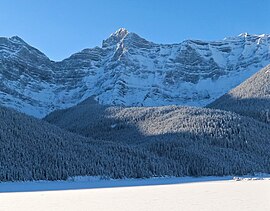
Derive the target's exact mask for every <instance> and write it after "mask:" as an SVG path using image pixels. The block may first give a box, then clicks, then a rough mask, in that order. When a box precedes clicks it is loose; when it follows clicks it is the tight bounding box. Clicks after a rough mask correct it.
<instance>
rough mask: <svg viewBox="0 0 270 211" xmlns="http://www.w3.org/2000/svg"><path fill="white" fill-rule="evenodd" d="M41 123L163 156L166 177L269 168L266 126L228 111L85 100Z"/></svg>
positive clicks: (264, 170)
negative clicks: (178, 174) (177, 174)
mask: <svg viewBox="0 0 270 211" xmlns="http://www.w3.org/2000/svg"><path fill="white" fill-rule="evenodd" d="M45 120H47V121H48V122H50V123H53V124H56V125H57V126H59V127H61V128H64V129H67V130H69V131H71V132H75V133H78V134H81V135H84V136H87V137H94V138H99V139H102V140H107V141H113V142H117V143H119V142H120V143H123V144H125V145H129V146H133V147H136V148H138V149H141V150H143V151H148V152H151V153H154V154H155V155H156V156H158V157H163V158H164V159H166V160H167V162H168V163H171V164H172V165H171V164H170V165H169V166H170V167H169V168H168V169H167V170H168V172H171V173H169V174H168V175H176V174H175V173H174V172H175V171H178V168H179V165H180V166H181V169H182V170H183V171H182V170H181V171H182V174H183V175H197V176H198V175H226V174H246V173H252V172H269V170H270V154H269V150H270V140H269V137H270V127H269V125H267V124H264V123H261V122H258V121H255V120H253V119H251V118H247V117H242V116H240V115H237V114H235V113H231V112H227V111H221V110H213V109H205V108H192V107H177V106H165V107H141V108H139V107H131V108H121V107H107V106H101V105H99V104H97V103H96V102H95V101H94V100H93V99H88V100H86V101H84V102H83V103H81V104H79V105H77V106H76V107H72V108H70V109H65V110H60V111H55V112H53V113H52V114H50V115H49V116H47V117H46V118H45ZM258 131H260V133H258ZM167 167H168V166H167ZM167 167H166V168H167Z"/></svg>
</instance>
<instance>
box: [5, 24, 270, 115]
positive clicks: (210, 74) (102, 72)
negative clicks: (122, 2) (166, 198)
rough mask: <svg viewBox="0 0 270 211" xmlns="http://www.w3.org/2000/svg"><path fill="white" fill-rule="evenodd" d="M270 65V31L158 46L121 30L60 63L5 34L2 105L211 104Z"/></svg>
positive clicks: (37, 111)
mask: <svg viewBox="0 0 270 211" xmlns="http://www.w3.org/2000/svg"><path fill="white" fill-rule="evenodd" d="M269 63H270V35H265V34H263V35H249V34H247V33H245V34H240V35H239V36H237V37H230V38H225V39H224V40H220V41H211V42H205V41H199V40H186V41H183V42H182V43H180V44H168V45H166V44H155V43H153V42H149V41H147V40H145V39H143V38H141V37H140V36H138V35H137V34H135V33H131V32H128V31H127V30H126V29H122V28H121V29H119V30H118V31H116V32H115V33H113V34H112V35H111V36H110V37H109V38H108V39H106V40H104V41H103V43H102V46H101V47H95V48H91V49H84V50H82V51H81V52H79V53H75V54H73V55H71V56H70V57H69V58H67V59H65V60H63V61H61V62H54V61H51V60H50V59H49V58H48V57H46V56H45V55H44V54H43V53H41V52H40V51H38V50H37V49H35V48H33V47H31V46H30V45H28V44H27V43H25V42H24V41H23V40H22V39H20V38H19V37H11V38H0V79H1V80H0V104H1V105H4V106H7V107H12V108H15V109H17V110H19V111H22V112H25V113H27V114H30V115H33V116H37V117H43V116H44V115H46V114H48V113H49V112H50V111H53V110H55V109H58V108H66V107H70V106H73V105H75V104H77V103H79V102H81V101H83V100H84V99H86V98H88V97H90V96H96V99H97V100H98V101H99V102H100V103H101V104H110V105H127V106H160V105H170V104H178V105H197V106H204V105H206V104H208V103H210V102H212V101H214V100H215V99H217V98H218V97H220V96H221V95H223V94H225V93H226V92H228V91H229V90H230V89H232V88H234V87H235V86H237V85H239V84H240V83H241V82H243V81H244V80H246V79H247V78H248V77H250V76H251V75H252V74H254V73H255V72H257V71H258V70H259V69H261V68H262V67H264V66H266V65H267V64H269Z"/></svg>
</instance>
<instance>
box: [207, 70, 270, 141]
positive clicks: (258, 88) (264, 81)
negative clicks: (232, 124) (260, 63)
mask: <svg viewBox="0 0 270 211" xmlns="http://www.w3.org/2000/svg"><path fill="white" fill-rule="evenodd" d="M208 107H209V108H219V109H223V110H228V111H234V112H236V113H239V114H241V115H245V116H250V117H252V118H254V119H257V120H259V121H262V122H266V123H270V65H268V66H267V67H265V68H263V69H262V70H261V71H259V72H258V73H256V74H255V75H254V76H252V77H251V78H249V79H248V80H246V81H245V82H243V83H242V84H240V85H239V86H237V87H236V88H235V89H233V90H231V91H230V92H229V93H227V94H225V95H223V96H222V97H221V98H219V99H217V100H216V101H214V102H213V103H211V104H210V105H208ZM269 139H270V137H269Z"/></svg>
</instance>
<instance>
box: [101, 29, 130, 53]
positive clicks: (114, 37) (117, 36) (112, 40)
mask: <svg viewBox="0 0 270 211" xmlns="http://www.w3.org/2000/svg"><path fill="white" fill-rule="evenodd" d="M128 34H129V32H128V30H126V29H125V28H120V29H118V30H117V31H116V32H114V33H112V34H111V35H110V37H109V38H108V39H106V40H103V42H102V47H103V48H105V47H109V46H112V45H116V44H117V43H118V42H119V41H121V40H122V39H124V38H125V37H126V36H127V35H128Z"/></svg>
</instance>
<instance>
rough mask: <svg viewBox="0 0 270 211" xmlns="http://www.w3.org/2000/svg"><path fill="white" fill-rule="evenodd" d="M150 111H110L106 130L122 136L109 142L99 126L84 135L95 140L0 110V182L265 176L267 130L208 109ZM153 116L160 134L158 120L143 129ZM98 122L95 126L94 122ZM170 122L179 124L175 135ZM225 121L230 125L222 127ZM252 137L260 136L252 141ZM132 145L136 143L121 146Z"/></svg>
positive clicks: (267, 166) (269, 159)
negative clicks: (92, 177)
mask: <svg viewBox="0 0 270 211" xmlns="http://www.w3.org/2000/svg"><path fill="white" fill-rule="evenodd" d="M130 109H132V108H130ZM149 109H150V111H151V113H149ZM151 109H152V110H151ZM112 110H114V109H112ZM141 110H142V111H143V110H145V112H142V111H141ZM155 110H156V108H145V109H138V110H137V112H135V113H134V115H133V114H132V112H130V111H129V109H127V110H125V109H124V110H123V109H121V108H118V111H119V112H120V113H119V112H116V111H117V110H114V111H115V113H114V114H113V113H111V114H112V116H111V117H110V118H111V120H109V124H110V125H108V126H109V128H110V129H111V130H114V131H118V130H120V131H121V130H122V132H123V135H122V136H120V135H119V134H120V133H118V132H116V133H114V132H113V131H111V132H110V133H112V134H114V137H111V138H109V136H108V130H107V129H106V121H107V120H106V119H104V120H103V123H102V122H101V123H100V124H97V125H96V128H93V127H92V128H91V129H92V130H93V131H95V132H98V131H99V132H98V134H102V131H103V132H104V135H103V136H101V135H100V139H99V140H95V139H93V138H91V137H88V138H86V137H82V136H80V135H75V134H73V133H70V132H67V131H64V130H62V129H60V128H58V127H56V126H53V125H50V124H49V123H46V122H45V121H41V120H38V119H35V118H32V117H28V116H26V115H24V114H21V113H18V112H16V111H13V110H9V109H6V108H2V107H1V108H0V125H1V127H0V150H1V153H0V169H1V171H0V181H16V180H59V179H67V178H68V177H71V176H78V175H81V176H84V175H89V176H101V177H108V178H145V177H153V176H203V175H228V174H230V175H231V174H247V173H253V172H268V173H269V172H270V155H269V149H270V142H269V140H268V139H267V137H269V131H270V130H269V126H268V125H266V124H263V123H260V122H256V121H252V120H251V121H249V119H248V118H242V117H240V116H238V115H234V114H231V113H229V112H223V111H211V110H208V109H195V108H178V107H164V108H160V110H157V112H155ZM109 111H110V108H109V109H108V112H109ZM121 112H122V113H121ZM205 112H206V114H203V113H205ZM86 113H87V112H86ZM86 113H85V117H86V118H88V117H89V116H87V115H86ZM117 113H118V114H119V115H120V116H119V119H118V120H116V119H117V118H118V117H117ZM167 115H168V116H167ZM192 115H195V116H196V117H198V118H197V119H196V121H195V119H194V121H193V122H192V121H191V120H192V118H190V117H192ZM200 115H201V116H200ZM121 116H123V118H125V119H121V118H120V117H121ZM155 116H156V117H158V116H163V117H162V118H163V119H164V122H166V124H167V125H168V126H167V127H166V128H164V130H160V129H161V128H163V127H164V125H163V126H162V124H163V122H162V121H161V119H162V118H161V119H159V121H160V122H155V123H153V124H154V125H153V126H151V125H148V126H147V127H146V126H144V124H143V120H147V119H151V118H152V119H156V120H158V119H157V118H156V117H155ZM181 116H182V119H181V118H180V119H179V117H181ZM189 116H190V117H189ZM207 116H208V117H207ZM225 116H227V118H225ZM154 117H155V118H154ZM113 119H115V120H116V122H115V121H113ZM185 119H186V121H185ZM200 119H201V120H200ZM204 119H205V120H207V122H208V123H206V121H204ZM211 119H212V120H211ZM82 120H83V119H82ZM92 120H94V119H92ZM100 120H101V119H95V121H96V123H97V122H99V121H100ZM139 120H140V121H139ZM175 120H176V121H175ZM178 120H180V121H182V123H181V124H182V125H183V126H182V127H180V129H179V126H177V124H176V123H177V122H178ZM95 121H94V122H95ZM227 121H232V122H236V124H237V125H231V127H230V126H228V124H227V123H226V122H227ZM112 122H114V124H111V123H112ZM136 122H137V125H136V124H135V123H136ZM170 122H171V124H169V123H170ZM203 122H204V124H205V125H204V126H202V125H201V124H202V123H203ZM145 124H150V122H149V121H148V122H147V121H145ZM159 124H160V126H159ZM102 125H103V126H102ZM178 125H179V123H178ZM196 125H197V126H196ZM199 125H200V127H201V126H202V127H201V129H199ZM191 126H192V127H191ZM140 128H141V129H140ZM151 128H152V129H151ZM189 128H190V129H189ZM219 128H223V129H221V130H219ZM125 131H126V132H125ZM256 131H260V133H259V134H257V135H256V138H254V137H255V132H256ZM106 134H107V135H106ZM132 136H134V137H132ZM106 137H107V138H106ZM135 138H136V139H137V142H136V143H137V144H127V143H131V141H132V140H133V141H134V140H135ZM102 139H106V140H107V141H104V140H102ZM109 140H110V141H109ZM116 142H117V143H116ZM132 143H133V142H132Z"/></svg>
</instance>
